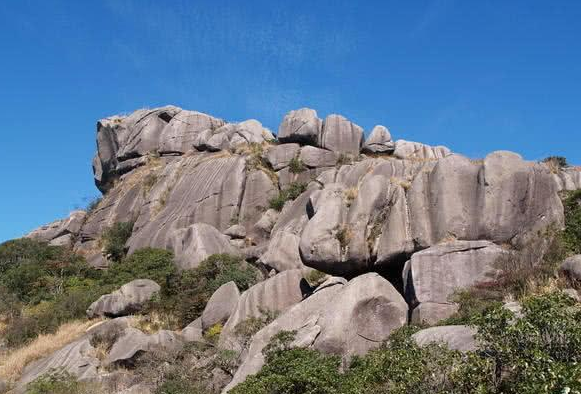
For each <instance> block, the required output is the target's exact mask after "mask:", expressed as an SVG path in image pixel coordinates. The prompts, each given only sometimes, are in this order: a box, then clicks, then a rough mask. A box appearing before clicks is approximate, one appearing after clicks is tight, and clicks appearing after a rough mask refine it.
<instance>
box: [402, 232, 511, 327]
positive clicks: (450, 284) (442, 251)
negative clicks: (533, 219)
mask: <svg viewBox="0 0 581 394" xmlns="http://www.w3.org/2000/svg"><path fill="white" fill-rule="evenodd" d="M503 253H504V251H503V249H502V248H500V247H499V246H497V245H495V244H493V243H491V242H488V241H452V242H449V243H444V244H441V245H436V246H432V247H431V248H429V249H426V250H423V251H421V252H417V253H414V254H413V255H412V257H411V259H410V260H409V261H408V262H407V263H406V264H405V267H404V272H403V283H404V286H405V289H404V292H405V296H406V299H407V301H408V302H409V303H410V305H412V306H414V307H415V306H418V305H420V306H421V305H422V304H424V303H426V304H427V305H426V306H424V307H422V308H420V309H419V310H418V312H416V316H412V317H413V319H414V320H416V321H418V322H421V321H425V322H426V323H428V324H434V323H436V322H437V320H435V319H438V320H439V319H442V318H445V317H449V316H446V315H448V314H451V313H453V312H454V311H455V309H456V308H455V306H454V305H453V302H452V300H450V296H452V295H453V294H454V292H455V291H456V290H460V289H464V288H468V287H470V286H472V285H474V284H476V283H479V282H487V281H490V280H491V279H492V278H493V277H494V275H495V274H496V269H495V268H494V266H493V265H494V262H495V261H496V260H497V259H498V258H499V257H500V256H501V255H502V254H503ZM450 305H452V306H450Z"/></svg>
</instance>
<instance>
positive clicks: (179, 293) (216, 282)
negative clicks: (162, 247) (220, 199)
mask: <svg viewBox="0 0 581 394" xmlns="http://www.w3.org/2000/svg"><path fill="white" fill-rule="evenodd" d="M258 275H259V272H258V270H257V269H256V268H254V267H253V266H251V265H249V264H248V263H246V262H245V261H244V260H242V259H241V258H239V257H235V256H230V255H227V254H215V255H212V256H209V257H208V258H207V259H206V260H204V261H203V262H201V263H200V265H199V266H198V267H197V268H194V269H192V270H187V271H180V272H178V271H174V272H172V273H171V274H170V275H169V276H168V277H167V278H166V280H165V281H163V282H161V283H160V285H161V291H160V292H159V295H158V296H157V298H155V299H154V300H153V301H152V302H151V303H150V305H149V306H148V308H147V311H149V312H152V311H155V312H158V313H160V314H166V315H169V316H173V317H174V321H175V324H176V327H173V328H182V327H184V326H186V325H187V324H189V323H191V322H192V321H194V320H195V319H197V318H198V317H199V316H200V315H201V314H202V312H203V310H204V308H205V306H206V303H207V302H208V300H209V299H210V297H211V296H212V294H213V293H214V292H215V291H216V290H218V288H219V287H220V286H222V285H223V284H225V283H228V282H230V281H233V282H234V283H236V285H237V286H238V288H239V289H240V291H244V290H246V289H248V288H249V287H250V286H252V285H253V284H255V283H256V281H257V279H258ZM147 311H146V312H147Z"/></svg>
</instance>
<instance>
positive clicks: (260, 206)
mask: <svg viewBox="0 0 581 394" xmlns="http://www.w3.org/2000/svg"><path fill="white" fill-rule="evenodd" d="M275 182H276V179H274V180H273V178H272V176H271V175H269V174H267V173H266V172H264V171H261V170H258V171H253V172H251V173H250V174H248V176H247V178H246V185H245V187H244V196H243V198H242V203H241V204H240V215H239V216H240V217H239V221H240V224H242V225H243V226H244V227H246V229H247V230H248V232H249V235H250V236H251V237H253V238H254V237H257V234H256V232H255V231H254V229H253V226H254V224H255V223H256V222H257V221H258V220H260V217H261V216H262V214H263V212H264V210H265V209H267V208H268V202H269V201H270V199H272V198H273V197H275V196H276V195H277V194H278V187H277V185H276V183H275Z"/></svg>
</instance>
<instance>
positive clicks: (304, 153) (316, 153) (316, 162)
mask: <svg viewBox="0 0 581 394" xmlns="http://www.w3.org/2000/svg"><path fill="white" fill-rule="evenodd" d="M338 159H339V156H338V155H337V153H335V152H333V151H330V150H326V149H320V148H316V147H314V146H305V147H303V148H302V149H301V153H300V155H299V160H300V161H301V162H302V163H303V164H304V165H305V166H307V167H310V168H316V167H334V166H335V164H337V160H338Z"/></svg>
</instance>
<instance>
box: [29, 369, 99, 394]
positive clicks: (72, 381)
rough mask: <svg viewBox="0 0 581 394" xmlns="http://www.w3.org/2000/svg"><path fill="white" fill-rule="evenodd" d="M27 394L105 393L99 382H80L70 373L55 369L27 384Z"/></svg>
mask: <svg viewBox="0 0 581 394" xmlns="http://www.w3.org/2000/svg"><path fill="white" fill-rule="evenodd" d="M26 393H27V394H105V390H104V389H103V388H102V387H100V386H99V385H98V384H97V383H89V382H79V381H78V380H77V378H76V377H75V376H73V375H71V374H70V373H67V372H62V371H53V372H52V373H49V374H46V375H43V376H41V377H39V378H38V379H36V380H35V381H33V382H31V383H29V384H28V386H27V390H26Z"/></svg>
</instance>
